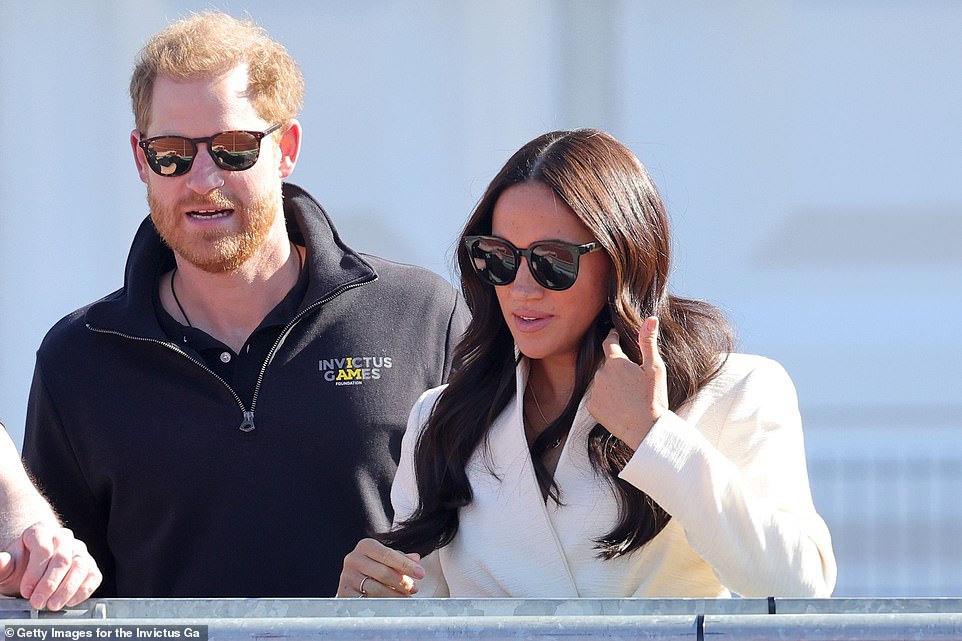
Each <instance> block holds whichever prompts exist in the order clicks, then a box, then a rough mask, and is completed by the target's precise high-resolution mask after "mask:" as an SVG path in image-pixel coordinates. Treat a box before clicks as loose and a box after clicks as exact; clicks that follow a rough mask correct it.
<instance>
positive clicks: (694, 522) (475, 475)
mask: <svg viewBox="0 0 962 641" xmlns="http://www.w3.org/2000/svg"><path fill="white" fill-rule="evenodd" d="M527 372H528V367H527V361H525V360H523V361H522V363H521V365H520V366H519V367H518V376H517V389H516V394H515V398H514V400H513V401H512V402H510V403H509V404H508V406H507V407H506V408H505V410H504V411H503V412H502V413H501V415H500V416H499V417H498V418H497V420H496V421H495V423H494V425H492V427H491V430H490V432H489V436H488V441H487V446H485V445H482V446H481V447H480V448H479V451H478V452H475V454H474V456H473V457H472V458H471V460H470V461H469V462H468V478H469V479H470V481H471V487H472V489H473V491H474V499H473V501H472V502H471V504H470V505H468V506H467V507H464V508H462V509H461V510H460V513H459V519H460V527H459V528H458V533H457V535H456V536H455V538H454V540H453V541H452V542H451V543H450V544H449V545H447V546H445V547H444V548H441V549H440V550H436V551H435V552H433V553H431V554H430V555H428V556H427V557H425V558H424V559H423V560H422V564H423V566H424V568H425V570H426V572H427V577H426V578H425V579H423V580H422V581H421V582H420V583H419V586H418V588H419V591H418V594H417V596H421V597H432V596H453V597H519V598H525V597H527V598H578V597H596V598H603V597H604V598H621V597H663V598H667V597H708V598H710V597H725V596H731V594H732V593H735V594H739V595H741V596H744V597H764V596H780V597H788V596H798V597H809V596H829V595H830V594H831V592H832V590H833V589H834V587H835V576H836V566H835V557H834V554H833V552H832V543H831V537H830V535H829V531H828V528H827V527H826V525H825V522H824V521H823V520H822V518H821V517H820V516H819V515H818V513H817V512H816V511H815V506H814V504H813V503H812V496H811V490H810V489H809V484H808V472H807V469H806V463H805V449H804V445H803V441H802V425H801V418H800V415H799V411H798V402H797V399H796V395H795V388H794V386H793V384H792V382H791V379H789V377H788V374H787V373H786V372H785V370H784V369H783V368H782V367H781V366H780V365H779V364H778V363H776V362H775V361H772V360H769V359H765V358H762V357H759V356H749V355H745V354H730V355H729V356H728V359H727V361H726V363H725V365H724V367H723V368H722V371H721V372H720V373H719V375H718V376H717V377H715V379H714V380H712V382H711V383H709V384H708V385H707V386H706V387H705V388H704V389H702V390H701V391H700V392H699V393H698V394H697V395H696V396H695V397H694V398H693V399H691V400H690V401H689V402H688V403H686V404H685V405H684V406H683V407H682V408H680V409H679V410H678V412H677V413H673V412H669V413H667V414H665V415H664V416H662V418H661V419H660V420H659V421H658V422H657V423H656V424H655V425H654V426H653V427H652V429H651V431H650V432H649V434H648V435H647V436H646V437H645V440H644V441H643V442H642V444H641V446H640V447H639V448H638V450H637V451H636V452H635V454H634V455H633V456H632V458H631V460H630V461H629V462H628V465H627V466H626V467H625V469H624V470H623V471H622V473H621V478H622V479H624V480H626V481H628V482H630V483H631V484H633V485H634V486H636V487H638V488H639V489H641V490H642V491H644V492H645V493H646V494H648V496H650V497H651V498H652V499H653V500H655V501H656V502H657V503H658V504H659V505H660V506H661V507H662V508H664V509H665V510H666V511H667V512H668V513H669V514H671V515H672V519H671V520H670V521H669V523H668V525H667V526H666V527H665V528H664V529H663V530H662V531H661V532H660V533H659V534H658V535H657V536H655V537H654V538H653V539H652V540H651V541H649V542H648V543H647V544H645V545H644V546H643V547H642V548H641V549H639V550H637V551H635V552H633V553H631V554H628V555H626V556H622V557H619V558H616V559H613V560H610V561H605V560H601V559H599V558H598V557H597V556H596V553H597V550H596V549H595V547H594V546H595V544H594V542H593V540H594V539H595V538H598V537H600V536H602V535H604V534H607V533H608V532H609V531H611V529H612V528H613V526H614V524H615V523H616V520H617V503H616V501H615V498H614V495H613V494H612V491H611V489H610V486H609V484H608V482H607V481H606V480H605V479H604V478H603V477H601V476H599V475H598V473H596V472H595V471H594V470H593V469H592V467H591V464H590V462H589V460H588V449H587V436H588V433H589V432H590V431H591V429H592V428H593V427H594V425H595V424H596V421H594V419H592V417H591V415H590V414H588V412H587V411H586V410H585V408H584V401H583V400H582V403H581V406H580V407H579V408H578V412H577V415H576V416H575V420H574V424H573V425H572V428H571V432H570V433H569V436H568V438H567V439H566V441H565V444H564V448H563V451H562V453H561V459H560V461H559V462H558V466H557V469H556V471H555V476H554V479H555V482H556V483H557V485H558V488H559V489H560V491H561V500H562V504H561V505H557V504H556V503H555V502H554V501H551V500H549V501H547V502H545V500H544V499H543V498H542V494H541V490H540V488H539V487H538V482H537V480H536V478H535V473H534V467H533V465H532V463H531V457H530V455H529V452H528V445H527V441H526V439H525V434H524V426H523V423H522V418H521V417H522V402H523V400H522V399H523V398H524V393H523V392H524V389H525V384H526V380H527ZM443 390H444V387H443V386H442V387H438V388H435V389H432V390H429V391H427V392H425V393H424V394H423V395H422V396H421V398H420V399H418V402H417V403H416V404H415V406H414V408H413V409H412V410H411V415H410V417H409V419H408V427H407V432H406V433H405V435H404V439H403V441H402V445H401V460H400V465H399V468H398V472H397V476H396V477H395V479H394V485H393V487H392V490H391V498H392V502H393V505H394V510H395V523H397V522H399V521H401V520H403V519H404V518H406V517H408V516H410V515H411V514H412V513H413V511H414V509H415V508H416V506H417V485H416V483H415V479H414V469H413V454H414V446H415V443H416V442H417V437H418V435H419V434H420V432H421V430H422V429H423V426H424V424H425V421H426V420H427V417H428V414H429V413H430V411H431V408H432V407H433V406H434V403H435V401H436V400H437V398H438V396H439V395H440V394H441V392H442V391H443Z"/></svg>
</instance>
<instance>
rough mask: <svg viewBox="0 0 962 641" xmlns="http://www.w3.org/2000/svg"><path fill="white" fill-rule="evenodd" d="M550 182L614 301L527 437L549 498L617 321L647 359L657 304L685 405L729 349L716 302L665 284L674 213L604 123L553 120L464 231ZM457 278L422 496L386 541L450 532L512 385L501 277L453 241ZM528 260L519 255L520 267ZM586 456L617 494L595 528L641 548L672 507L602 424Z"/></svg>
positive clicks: (610, 548)
mask: <svg viewBox="0 0 962 641" xmlns="http://www.w3.org/2000/svg"><path fill="white" fill-rule="evenodd" d="M525 182H540V183H543V184H545V185H547V186H548V187H549V188H550V189H551V190H552V191H553V192H554V194H555V196H556V197H557V198H558V199H559V200H560V201H561V202H563V203H565V204H566V205H567V206H568V207H569V208H570V209H571V210H572V211H573V212H574V213H575V215H576V216H577V217H578V218H579V219H580V220H581V222H582V223H583V224H584V225H585V226H586V227H587V228H588V229H589V230H590V231H591V232H592V234H593V235H594V237H595V239H596V240H597V241H598V242H599V243H601V245H602V247H603V248H604V250H605V252H606V253H607V255H608V257H609V259H610V260H611V263H612V266H613V269H612V276H611V287H610V293H609V301H608V305H607V307H606V308H605V309H604V310H602V312H601V313H600V314H599V315H598V317H597V319H596V320H595V323H594V325H593V326H592V328H591V329H590V330H589V331H588V332H587V333H586V335H585V336H584V338H583V339H582V342H581V346H580V350H579V354H578V358H577V364H576V368H577V371H576V375H575V388H574V392H573V393H572V396H571V399H570V400H569V402H568V405H567V407H566V408H565V410H564V411H563V412H562V414H561V416H560V417H559V418H558V419H557V420H555V421H554V422H553V423H552V424H551V425H549V426H548V428H547V429H545V431H544V432H543V433H542V434H541V435H540V436H539V438H538V439H537V440H536V441H535V442H534V443H532V444H531V458H532V461H533V462H534V464H535V469H536V472H537V476H538V482H539V483H540V484H541V487H542V490H543V491H545V492H546V493H547V494H548V495H549V497H550V498H551V499H552V500H555V501H558V502H559V503H561V502H563V497H562V496H561V492H560V491H559V488H557V487H556V486H555V484H554V482H553V480H552V478H551V475H550V474H549V473H548V471H547V469H546V468H545V466H544V465H543V463H542V462H541V458H542V454H543V453H544V451H545V450H546V449H547V448H548V446H549V445H550V444H552V443H554V442H555V441H556V440H557V439H558V437H559V436H561V435H563V434H565V433H567V431H568V430H569V429H570V427H571V424H572V421H573V419H574V415H575V412H576V411H577V408H578V404H579V402H580V400H581V398H582V397H583V396H584V394H585V391H586V390H587V388H588V385H589V384H590V382H591V380H592V377H593V376H594V373H595V370H596V369H597V367H598V365H599V364H600V362H601V360H602V358H603V352H602V348H601V343H602V340H603V339H604V337H605V335H606V334H607V332H608V330H609V329H610V328H611V327H612V326H614V328H615V329H616V331H617V332H618V335H619V336H620V337H621V345H622V349H623V350H624V352H625V353H626V354H627V355H628V357H629V358H631V359H632V360H634V361H635V362H639V361H640V353H639V349H638V345H637V340H636V338H637V336H638V333H639V331H640V329H641V325H642V323H643V322H644V319H645V318H647V317H649V316H657V317H658V319H659V323H660V332H659V350H660V352H661V355H662V358H663V359H664V361H665V367H666V370H667V376H668V399H669V406H670V408H671V409H672V410H675V409H677V408H679V407H680V406H681V405H682V404H684V403H685V401H687V400H688V399H690V398H691V397H692V396H693V395H694V394H695V393H696V392H697V391H698V390H699V389H701V388H702V387H703V386H704V385H705V384H706V383H707V382H708V381H709V380H711V378H712V377H713V376H714V375H715V374H716V373H717V372H718V369H719V367H720V358H719V357H720V355H723V354H725V353H727V352H729V351H731V349H732V336H731V332H730V330H729V327H728V324H727V323H726V322H725V320H724V318H723V317H722V315H721V313H720V312H719V311H718V310H717V309H716V308H715V307H713V306H711V305H709V304H707V303H704V302H700V301H695V300H690V299H684V298H679V297H675V296H672V295H670V294H669V293H668V290H667V282H668V271H669V266H670V250H671V239H670V235H669V228H668V218H667V216H666V214H665V210H664V206H663V205H662V202H661V198H660V196H659V195H658V192H657V190H656V189H655V185H654V183H653V182H652V181H651V178H650V177H649V176H648V172H647V171H646V170H645V168H644V166H643V165H642V164H641V162H640V161H639V160H638V159H637V158H636V157H635V155H634V154H633V153H632V152H631V151H630V150H629V149H628V148H627V147H625V146H624V145H622V144H621V143H620V142H618V141H617V140H616V139H615V138H613V137H612V136H610V135H609V134H607V133H605V132H602V131H598V130H594V129H579V130H575V131H556V132H551V133H548V134H544V135H542V136H539V137H538V138H535V139H534V140H532V141H531V142H529V143H528V144H526V145H525V146H524V147H522V148H521V149H520V150H518V151H517V152H516V153H515V154H514V155H513V156H512V157H511V158H510V159H509V160H508V162H507V163H506V164H505V165H504V167H503V168H502V169H501V171H500V172H499V173H498V175H497V176H495V178H494V179H493V180H492V181H491V184H490V185H488V188H487V190H486V191H485V193H484V196H482V198H481V200H480V202H479V203H478V205H477V207H476V208H475V210H474V212H473V213H472V215H471V217H470V219H469V220H468V222H467V224H466V225H465V227H464V231H463V232H462V234H461V237H462V238H463V237H464V236H468V235H473V234H490V233H491V219H492V214H493V212H494V206H495V203H496V202H497V201H498V198H499V197H500V195H501V194H502V193H503V192H504V191H505V190H506V189H508V188H509V187H511V186H513V185H517V184H519V183H525ZM457 261H458V267H459V270H460V274H461V287H462V291H463V293H464V296H465V299H466V300H467V303H468V307H469V308H470V309H471V312H472V319H471V322H470V324H469V325H468V328H467V330H466V331H465V334H464V337H463V338H462V340H461V341H460V343H459V344H458V345H457V347H456V349H455V351H454V367H453V370H452V374H451V378H450V381H449V384H448V387H447V389H445V390H444V392H443V393H442V394H441V395H440V397H439V398H438V400H437V403H436V404H435V406H434V408H433V410H432V412H431V414H430V417H429V418H428V422H427V425H426V426H425V428H424V430H423V432H422V433H421V436H420V438H419V440H418V442H417V445H416V448H415V452H414V467H415V477H416V479H417V488H418V499H419V502H418V506H417V508H416V509H415V511H414V513H413V514H412V515H411V516H410V518H408V519H407V520H405V521H403V522H402V523H399V524H398V526H397V527H396V528H395V529H394V530H393V531H391V532H388V533H386V534H383V535H380V537H379V538H380V539H381V541H382V542H383V543H385V544H386V545H388V546H389V547H393V548H395V549H399V550H403V551H405V552H419V553H421V554H422V555H424V554H428V553H429V552H431V551H433V550H435V549H438V548H441V547H443V546H445V545H447V544H448V543H450V542H451V541H452V540H453V539H454V537H455V535H456V534H457V531H458V510H459V509H460V508H461V507H464V506H466V505H468V504H469V503H470V502H471V500H472V490H471V483H470V481H469V479H468V477H467V474H466V472H465V467H466V465H467V463H468V461H469V459H470V458H471V457H472V456H473V455H474V453H475V451H476V450H478V448H479V447H483V446H484V445H483V444H484V441H485V437H486V435H487V433H488V430H489V429H490V427H491V425H492V424H493V423H494V421H495V419H496V418H497V417H498V415H499V414H501V412H502V411H503V410H504V408H505V407H506V406H507V404H508V403H509V402H510V401H511V399H512V398H513V396H514V394H515V369H516V367H517V361H516V359H515V353H514V341H513V339H512V338H511V333H510V331H509V330H508V326H507V324H506V323H505V320H504V318H503V316H502V314H501V310H500V307H499V305H498V301H497V298H496V296H495V291H494V288H493V287H492V286H491V285H489V284H487V283H485V282H483V281H481V280H480V278H479V277H478V276H477V275H476V274H475V272H474V270H473V269H472V267H471V264H470V262H469V261H470V258H469V256H468V254H467V251H466V249H465V247H464V246H463V244H462V243H460V242H459V243H458V251H457ZM523 268H524V266H522V269H523ZM588 448H589V457H590V460H591V463H592V465H593V466H594V467H595V469H597V470H599V471H600V472H602V478H604V479H606V480H607V481H608V482H609V483H610V485H611V487H612V491H613V494H614V495H615V497H616V499H617V501H618V505H619V520H618V523H617V524H616V525H615V527H614V529H612V531H611V532H599V535H598V537H597V538H596V539H595V542H596V548H597V550H598V555H599V556H600V557H602V558H606V559H610V558H614V557H617V556H620V555H622V554H627V553H629V552H631V551H633V550H636V549H638V548H640V547H641V546H642V545H644V544H645V543H646V542H648V541H649V540H651V539H652V538H653V537H654V536H655V535H656V534H658V533H659V532H660V531H661V530H662V528H664V527H665V525H666V524H667V523H668V521H669V520H670V518H671V516H670V515H669V514H668V513H666V512H665V511H664V510H663V509H662V508H661V506H659V505H658V504H657V503H655V502H654V501H653V500H652V499H651V498H650V497H648V496H647V495H646V494H645V493H644V492H642V491H641V490H639V489H638V488H636V487H634V486H633V485H631V484H629V483H627V482H626V481H623V480H621V479H619V478H618V473H619V472H620V471H621V470H622V469H624V467H625V464H626V463H627V462H628V459H629V458H631V455H632V450H631V448H629V447H628V446H626V445H625V444H624V443H623V442H622V441H620V440H619V439H618V438H616V437H614V436H613V435H612V434H611V433H609V432H608V430H606V429H605V428H604V426H602V425H596V426H595V427H594V429H593V430H592V431H591V433H590V435H589V438H588Z"/></svg>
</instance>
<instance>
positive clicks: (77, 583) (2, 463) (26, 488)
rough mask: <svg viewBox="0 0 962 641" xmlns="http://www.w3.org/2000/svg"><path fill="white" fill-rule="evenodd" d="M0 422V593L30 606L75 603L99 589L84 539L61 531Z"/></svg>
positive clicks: (95, 566) (97, 571) (95, 568)
mask: <svg viewBox="0 0 962 641" xmlns="http://www.w3.org/2000/svg"><path fill="white" fill-rule="evenodd" d="M2 428H3V426H2V424H0V594H5V595H10V596H16V595H21V596H23V597H24V598H26V599H30V605H31V606H32V607H34V608H37V609H41V608H44V607H46V608H48V609H50V610H59V609H60V608H62V607H64V606H65V605H76V604H77V603H80V602H81V601H83V600H84V599H86V598H87V597H89V596H90V595H91V594H92V593H93V591H94V590H95V589H96V588H97V586H98V585H100V580H101V575H100V570H99V569H98V568H97V564H96V562H95V561H94V559H93V557H91V556H90V554H89V553H88V552H87V547H86V546H85V545H84V544H83V542H82V541H78V540H77V539H75V538H74V536H73V532H71V531H70V530H69V529H67V528H65V527H62V526H61V525H60V521H59V520H58V519H57V516H56V515H55V514H54V512H53V510H52V509H51V508H50V505H49V504H48V503H47V501H46V500H45V499H44V498H43V496H41V495H40V492H38V491H37V489H36V488H35V487H34V485H33V483H32V482H31V481H30V478H29V477H28V476H27V473H26V471H25V470H24V469H23V465H22V464H21V462H20V456H19V455H18V454H17V448H16V447H15V446H14V444H13V442H12V441H11V440H10V437H9V436H7V432H6V430H5V429H2Z"/></svg>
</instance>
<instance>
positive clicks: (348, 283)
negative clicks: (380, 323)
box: [85, 183, 377, 342]
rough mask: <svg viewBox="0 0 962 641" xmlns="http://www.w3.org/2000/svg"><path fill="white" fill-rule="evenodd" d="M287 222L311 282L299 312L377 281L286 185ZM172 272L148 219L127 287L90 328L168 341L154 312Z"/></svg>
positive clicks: (108, 300)
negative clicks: (161, 282)
mask: <svg viewBox="0 0 962 641" xmlns="http://www.w3.org/2000/svg"><path fill="white" fill-rule="evenodd" d="M282 193H283V196H284V218H285V220H286V221H287V233H288V236H289V237H290V239H291V240H292V241H293V242H294V243H296V244H298V245H302V246H304V247H306V248H307V256H306V259H305V261H304V266H305V268H306V269H307V270H308V276H309V279H310V280H309V283H308V286H307V292H306V293H305V295H304V300H303V302H302V303H301V307H300V309H299V310H298V311H299V312H300V311H302V310H304V309H307V308H308V307H312V306H314V305H316V304H318V303H321V302H323V301H324V300H325V299H327V298H329V297H333V296H336V295H337V294H338V293H339V292H341V291H343V290H344V289H345V288H348V287H352V286H355V285H359V284H363V283H366V282H370V281H373V280H376V279H377V272H375V271H374V268H373V267H372V266H371V265H370V264H369V263H368V262H367V261H365V260H364V259H363V258H362V257H361V256H360V255H359V254H358V253H357V252H355V251H354V250H353V249H351V248H350V247H348V246H347V245H346V244H344V242H343V241H342V240H341V238H340V236H339V235H338V233H337V230H336V229H334V225H333V223H332V222H331V220H330V218H329V217H328V215H327V212H325V211H324V208H323V207H321V206H320V204H318V202H317V201H316V200H314V198H312V197H311V195H310V194H308V193H307V192H306V191H305V190H303V189H301V188H300V187H298V186H297V185H294V184H291V183H284V184H283V187H282ZM173 267H174V254H173V252H172V251H171V250H170V248H169V247H167V245H166V244H164V241H163V240H162V239H161V238H160V236H159V235H158V234H157V229H156V228H155V227H154V224H153V222H152V221H151V219H150V216H147V218H145V219H144V221H143V222H142V223H141V225H140V228H139V229H138V230H137V233H136V235H135V236H134V241H133V244H132V245H131V248H130V254H129V255H128V257H127V266H126V269H125V270H124V286H123V287H122V288H121V289H119V290H117V291H116V292H114V293H112V294H110V295H108V296H106V297H105V298H102V299H101V300H99V301H97V302H96V303H94V304H93V305H91V306H90V307H89V308H88V309H87V313H86V315H85V321H86V324H87V325H88V326H90V327H94V328H97V329H101V330H107V331H113V332H119V333H122V334H127V335H130V336H136V337H143V338H149V339H154V340H160V341H165V342H166V340H167V338H166V335H165V334H164V332H163V330H162V329H161V327H160V323H159V322H158V321H157V314H156V313H155V311H154V289H155V288H156V287H157V279H158V278H159V277H160V276H161V275H162V274H164V273H166V272H168V271H170V270H171V269H173Z"/></svg>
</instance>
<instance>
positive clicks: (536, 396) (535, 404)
mask: <svg viewBox="0 0 962 641" xmlns="http://www.w3.org/2000/svg"><path fill="white" fill-rule="evenodd" d="M528 389H529V390H531V398H533V399H534V406H535V408H536V409H537V410H538V414H540V415H541V420H542V421H544V426H545V427H548V425H550V421H549V420H548V419H547V418H546V417H545V415H544V412H543V411H542V409H541V403H539V402H538V395H537V394H535V391H534V385H530V384H529V385H528ZM563 438H564V437H563V436H562V437H559V438H558V440H556V441H555V442H554V443H552V444H551V445H549V446H548V447H547V449H549V450H553V449H554V448H556V447H558V446H559V445H561V441H562V439H563Z"/></svg>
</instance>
